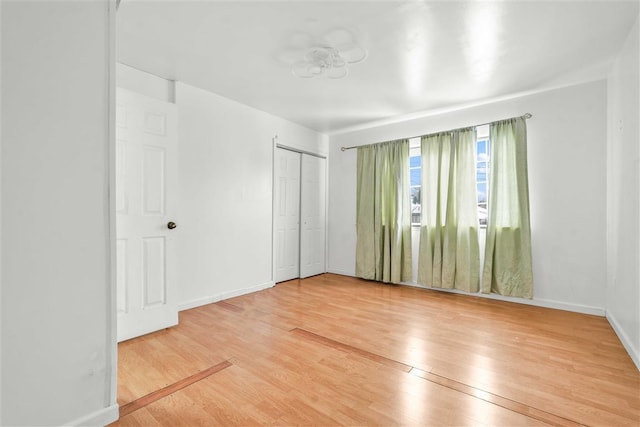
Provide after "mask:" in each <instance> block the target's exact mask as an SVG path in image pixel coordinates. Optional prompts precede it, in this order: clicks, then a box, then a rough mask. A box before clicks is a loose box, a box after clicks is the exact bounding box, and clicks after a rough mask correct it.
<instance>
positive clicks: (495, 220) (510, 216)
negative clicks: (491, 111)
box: [482, 117, 533, 298]
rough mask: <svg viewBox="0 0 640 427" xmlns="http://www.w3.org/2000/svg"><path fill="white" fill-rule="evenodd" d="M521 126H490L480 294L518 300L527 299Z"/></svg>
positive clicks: (518, 122) (529, 280)
mask: <svg viewBox="0 0 640 427" xmlns="http://www.w3.org/2000/svg"><path fill="white" fill-rule="evenodd" d="M526 126H527V125H526V122H525V119H524V118H522V117H518V118H514V119H509V120H504V121H500V122H495V123H492V124H491V126H490V135H491V164H490V168H489V203H488V204H489V209H488V217H487V241H486V247H485V258H484V269H483V274H482V292H483V293H490V292H494V293H497V294H500V295H507V296H514V297H522V298H531V297H532V294H533V268H532V262H531V225H530V220H529V183H528V177H527V175H528V174H527V127H526Z"/></svg>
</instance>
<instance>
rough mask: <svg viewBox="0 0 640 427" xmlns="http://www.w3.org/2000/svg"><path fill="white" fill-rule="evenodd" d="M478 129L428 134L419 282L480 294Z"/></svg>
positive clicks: (424, 154) (424, 142)
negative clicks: (476, 176)
mask: <svg viewBox="0 0 640 427" xmlns="http://www.w3.org/2000/svg"><path fill="white" fill-rule="evenodd" d="M475 144H476V132H475V128H470V129H463V130H459V131H454V132H445V133H439V134H435V135H428V136H423V137H422V141H421V149H422V191H421V193H422V201H421V203H422V223H421V227H420V252H419V257H418V260H419V262H418V283H421V284H424V285H427V286H431V287H441V288H448V289H460V290H464V291H467V292H477V291H478V288H479V285H478V283H479V280H480V250H479V245H478V208H477V196H476V178H475V174H476V163H475V156H476V154H475V153H476V149H475Z"/></svg>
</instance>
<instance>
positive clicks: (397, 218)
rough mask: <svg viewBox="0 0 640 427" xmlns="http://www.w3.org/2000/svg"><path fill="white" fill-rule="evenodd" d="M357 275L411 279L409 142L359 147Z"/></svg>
mask: <svg viewBox="0 0 640 427" xmlns="http://www.w3.org/2000/svg"><path fill="white" fill-rule="evenodd" d="M357 180H358V182H357V195H356V199H357V209H356V210H357V213H356V216H357V219H356V227H357V242H356V276H358V277H361V278H363V279H368V280H377V281H382V282H387V283H400V282H403V281H411V280H412V268H411V203H410V181H409V141H408V140H406V139H403V140H399V141H392V142H385V143H381V144H375V145H368V146H363V147H358V160H357Z"/></svg>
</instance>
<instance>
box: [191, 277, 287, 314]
mask: <svg viewBox="0 0 640 427" xmlns="http://www.w3.org/2000/svg"><path fill="white" fill-rule="evenodd" d="M274 286H275V283H274V282H273V281H268V282H264V283H261V284H259V285H254V286H249V287H247V288H242V289H236V290H233V291H226V292H219V293H217V294H213V295H209V296H205V297H201V298H195V299H192V300H189V301H184V302H181V303H178V311H184V310H189V309H192V308H196V307H201V306H203V305H207V304H213V303H215V302H218V301H223V300H226V299H229V298H233V297H239V296H242V295H246V294H250V293H253V292H258V291H262V290H264V289H268V288H272V287H274Z"/></svg>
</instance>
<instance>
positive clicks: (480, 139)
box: [476, 125, 489, 227]
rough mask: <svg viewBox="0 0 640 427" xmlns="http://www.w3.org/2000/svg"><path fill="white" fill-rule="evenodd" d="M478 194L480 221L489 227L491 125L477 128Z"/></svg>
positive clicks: (482, 224)
mask: <svg viewBox="0 0 640 427" xmlns="http://www.w3.org/2000/svg"><path fill="white" fill-rule="evenodd" d="M476 153H477V156H476V190H477V191H476V193H477V194H478V220H479V221H480V225H481V226H483V227H486V226H487V200H488V198H489V125H484V126H478V127H477V128H476Z"/></svg>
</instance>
